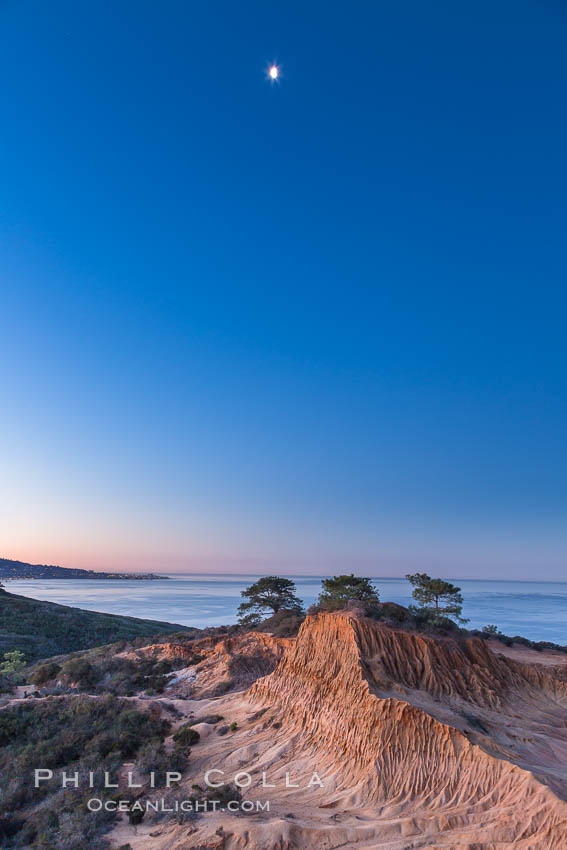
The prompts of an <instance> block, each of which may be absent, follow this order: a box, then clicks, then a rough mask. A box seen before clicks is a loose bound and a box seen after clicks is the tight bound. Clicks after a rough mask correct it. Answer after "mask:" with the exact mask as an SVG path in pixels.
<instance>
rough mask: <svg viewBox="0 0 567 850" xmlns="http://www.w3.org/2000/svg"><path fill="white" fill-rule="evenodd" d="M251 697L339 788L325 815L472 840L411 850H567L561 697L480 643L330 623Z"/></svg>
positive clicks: (566, 723) (556, 686) (309, 627)
mask: <svg viewBox="0 0 567 850" xmlns="http://www.w3.org/2000/svg"><path fill="white" fill-rule="evenodd" d="M249 696H250V699H251V700H252V701H253V702H254V703H262V704H264V705H266V706H269V707H270V711H271V713H272V717H273V718H277V721H278V723H281V724H282V730H283V729H285V732H282V733H281V734H284V735H287V736H288V737H293V738H294V740H295V747H296V749H297V748H300V749H301V750H302V751H303V752H309V753H310V754H311V758H312V760H315V761H316V763H317V764H319V766H320V769H323V771H324V772H325V773H326V774H327V775H328V776H332V777H333V787H334V789H335V790H334V794H333V795H332V797H331V798H330V799H328V800H326V801H325V803H324V805H325V806H327V807H329V806H330V807H332V808H339V809H340V810H345V808H352V807H354V808H357V807H360V808H365V809H366V808H368V807H369V806H370V807H372V808H374V809H376V807H377V809H378V811H379V812H382V814H384V815H387V817H388V818H390V817H391V816H392V815H393V814H396V816H398V817H403V819H404V820H405V821H407V820H408V819H409V821H411V824H412V826H411V829H412V830H413V829H415V831H416V834H419V833H421V832H423V830H425V831H427V830H431V831H433V832H435V833H439V835H441V836H443V834H444V833H447V835H448V836H449V835H452V836H453V838H452V839H450V840H454V841H456V839H455V837H454V835H455V830H457V831H458V830H459V829H461V828H465V827H466V830H467V831H468V832H469V833H470V843H462V842H461V841H460V839H459V843H455V844H454V845H453V844H451V843H445V842H444V841H441V839H439V840H440V843H439V844H430V845H429V844H421V843H419V844H415V845H414V844H410V845H407V846H416V847H418V846H419V847H422V846H431V847H433V846H435V847H441V846H448V847H453V846H455V847H457V846H458V847H468V848H473V847H474V848H481V847H482V848H495V847H498V848H499V850H503V848H509V847H510V848H512V847H526V848H528V847H529V848H531V850H549V848H551V847H567V804H566V803H565V802H564V800H565V799H566V798H567V794H566V793H565V792H566V790H567V784H566V783H567V771H566V769H565V767H564V766H563V764H562V756H561V755H560V754H561V753H565V752H567V710H566V708H565V706H566V705H567V702H566V701H565V692H564V686H563V683H561V682H559V681H557V680H553V679H552V678H551V677H549V676H546V674H542V673H541V672H539V671H535V672H534V671H532V670H531V669H529V668H527V667H525V666H523V665H521V664H516V663H514V662H509V661H508V660H507V659H504V658H499V657H497V656H495V655H494V654H493V653H492V652H491V651H490V650H489V649H488V648H487V647H486V644H485V643H484V642H483V641H482V640H480V639H467V640H455V639H449V638H441V639H437V638H433V637H424V636H422V635H418V634H414V633H407V632H403V631H399V630H395V629H391V628H388V627H386V626H383V625H381V624H380V623H375V622H373V621H371V620H367V619H364V618H359V617H356V616H352V615H341V614H333V615H329V614H327V615H325V614H319V615H316V616H314V617H308V618H307V620H306V622H305V623H304V625H303V626H302V628H301V631H300V633H299V637H298V639H297V641H296V643H295V644H294V645H293V646H291V647H290V648H289V649H288V651H287V652H286V654H285V655H284V657H283V658H282V660H281V662H280V663H279V665H278V667H277V669H276V670H275V671H274V672H273V673H272V674H271V675H270V676H268V677H265V678H263V679H260V680H259V681H257V682H256V683H255V684H254V685H253V686H252V688H251V689H250V691H249ZM550 734H552V735H553V741H554V742H553V743H552V742H551V741H548V742H547V744H546V745H545V746H543V740H542V739H543V736H544V735H547V736H549V735H550ZM554 746H555V747H556V748H557V750H556V753H555V754H554V753H553V750H554ZM542 747H543V749H544V750H545V751H546V752H545V754H544V753H543V752H542ZM534 768H535V769H536V770H535V772H536V773H537V776H536V775H534V772H532V771H533V770H534ZM546 771H547V773H546ZM481 824H482V828H481ZM406 826H407V824H406ZM407 828H409V827H407ZM481 836H482V840H481Z"/></svg>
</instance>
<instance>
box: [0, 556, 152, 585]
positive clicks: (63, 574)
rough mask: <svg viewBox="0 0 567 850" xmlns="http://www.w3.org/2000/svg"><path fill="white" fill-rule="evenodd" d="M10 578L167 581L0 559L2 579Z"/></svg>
mask: <svg viewBox="0 0 567 850" xmlns="http://www.w3.org/2000/svg"><path fill="white" fill-rule="evenodd" d="M10 578H62V579H64V578H74V579H76V578H91V579H92V578H94V579H109V578H112V579H134V580H136V581H154V580H155V579H166V578H167V576H157V575H155V574H154V573H99V572H95V570H79V569H75V568H74V567H57V566H55V565H53V564H27V563H26V562H25V561H12V560H11V559H10V558H0V579H10Z"/></svg>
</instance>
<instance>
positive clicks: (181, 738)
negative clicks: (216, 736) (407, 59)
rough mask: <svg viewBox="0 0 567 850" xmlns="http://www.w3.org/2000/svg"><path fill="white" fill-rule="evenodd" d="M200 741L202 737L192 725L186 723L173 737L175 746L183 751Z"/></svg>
mask: <svg viewBox="0 0 567 850" xmlns="http://www.w3.org/2000/svg"><path fill="white" fill-rule="evenodd" d="M200 739H201V736H200V735H199V733H198V732H197V731H196V729H192V728H191V724H190V723H184V724H183V726H180V727H179V729H178V730H177V732H176V733H175V734H174V736H173V740H174V742H175V746H176V747H181V748H183V749H184V748H187V747H191V746H192V745H193V744H196V743H197V742H198V741H200Z"/></svg>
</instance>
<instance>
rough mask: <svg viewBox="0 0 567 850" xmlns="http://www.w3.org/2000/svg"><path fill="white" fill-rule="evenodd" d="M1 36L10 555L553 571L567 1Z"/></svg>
mask: <svg viewBox="0 0 567 850" xmlns="http://www.w3.org/2000/svg"><path fill="white" fill-rule="evenodd" d="M0 33H1V35H0V77H1V79H2V87H1V92H0V114H1V116H2V133H1V137H0V168H1V172H2V174H1V199H2V200H1V206H0V243H1V244H0V248H1V259H2V261H1V265H0V291H1V301H0V370H1V392H0V408H1V410H0V430H1V443H0V500H1V511H0V555H2V554H3V555H5V556H8V557H15V558H21V559H23V560H31V561H40V562H47V563H60V564H63V565H65V566H83V567H94V568H101V569H110V568H119V569H156V570H164V571H192V570H195V571H203V570H211V571H236V572H237V571H244V572H274V571H277V572H281V573H284V572H296V573H311V574H318V573H319V574H320V573H329V572H333V571H334V572H336V571H338V570H341V571H343V570H345V569H348V570H349V571H350V570H351V569H353V570H354V571H355V572H361V573H366V574H371V575H391V576H393V575H400V574H403V573H405V572H407V571H408V569H412V570H413V569H425V570H427V571H431V572H434V573H435V574H437V575H445V576H454V577H465V576H466V577H476V576H478V577H482V578H484V577H489V578H490V577H495V578H496V577H510V578H512V577H514V578H515V577H519V578H565V577H566V571H565V565H566V560H567V522H566V507H567V429H566V422H567V417H566V414H567V386H566V383H567V379H566V374H567V372H566V366H567V357H566V348H567V344H566V335H565V325H566V315H567V309H566V308H567V295H566V281H567V275H566V272H567V247H566V246H567V240H566V224H567V216H566V198H567V166H566V151H567V114H566V108H565V104H566V84H567V53H566V51H565V43H566V38H567V7H566V6H565V4H564V3H562V2H559V0H546V1H545V2H533V0H532V2H525V0H514V2H512V0H502V2H499V3H496V4H495V3H493V2H487V0H479V1H478V0H477V2H475V3H465V4H463V3H455V2H449V0H443V2H433V3H423V2H417V0H401V2H396V3H391V2H390V3H386V2H381V0H380V2H377V0H367V1H366V2H358V3H338V4H329V3H326V2H325V3H323V2H313V0H301V2H285V3H268V2H265V0H263V2H244V3H228V2H211V3H188V2H186V0H183V2H167V0H165V1H164V2H162V3H155V2H153V0H152V2H148V0H136V2H135V3H134V2H127V1H126V0H118V2H116V0H113V2H96V3H94V2H81V3H76V2H59V0H53V2H50V3H48V4H46V3H40V2H26V0H18V2H15V0H13V2H9V0H5V2H1V3H0ZM273 60H276V61H277V62H279V63H281V68H282V78H281V83H280V84H279V85H275V86H271V85H270V84H269V82H267V80H266V78H265V70H266V68H267V66H268V64H269V63H270V62H271V61H273Z"/></svg>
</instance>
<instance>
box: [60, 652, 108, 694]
mask: <svg viewBox="0 0 567 850" xmlns="http://www.w3.org/2000/svg"><path fill="white" fill-rule="evenodd" d="M61 675H62V676H64V677H65V679H66V680H67V681H68V682H69V684H74V685H78V686H79V687H80V688H88V687H91V686H92V685H94V684H95V683H96V681H97V679H98V678H100V671H99V670H97V669H96V668H95V667H93V665H92V664H91V662H90V661H89V660H88V658H84V657H80V658H70V659H69V660H68V661H66V662H65V664H64V665H63V667H62V668H61Z"/></svg>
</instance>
